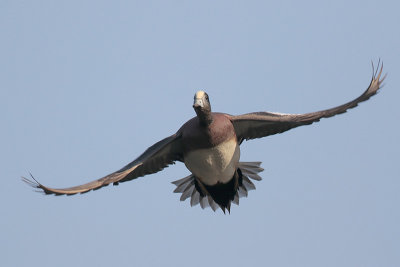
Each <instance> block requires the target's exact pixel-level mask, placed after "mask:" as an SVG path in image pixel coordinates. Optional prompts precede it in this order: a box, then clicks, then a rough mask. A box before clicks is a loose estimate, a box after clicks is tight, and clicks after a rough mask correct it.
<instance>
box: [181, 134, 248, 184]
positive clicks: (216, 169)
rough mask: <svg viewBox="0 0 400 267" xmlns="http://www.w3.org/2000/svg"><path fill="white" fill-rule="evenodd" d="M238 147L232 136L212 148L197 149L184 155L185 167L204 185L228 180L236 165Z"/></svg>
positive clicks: (238, 152) (238, 156)
mask: <svg viewBox="0 0 400 267" xmlns="http://www.w3.org/2000/svg"><path fill="white" fill-rule="evenodd" d="M239 158H240V148H239V146H238V144H237V142H236V140H235V138H232V139H230V140H228V141H226V142H224V143H222V144H219V145H218V146H216V147H213V148H206V149H199V150H195V151H193V152H190V153H188V154H187V155H185V165H186V167H187V168H188V169H189V170H190V171H191V172H192V173H193V174H194V175H195V176H196V177H197V178H198V179H200V181H201V182H203V183H204V184H206V185H214V184H216V183H217V182H221V183H227V182H229V181H230V180H231V179H232V177H233V175H234V173H235V171H236V169H237V166H238V162H239Z"/></svg>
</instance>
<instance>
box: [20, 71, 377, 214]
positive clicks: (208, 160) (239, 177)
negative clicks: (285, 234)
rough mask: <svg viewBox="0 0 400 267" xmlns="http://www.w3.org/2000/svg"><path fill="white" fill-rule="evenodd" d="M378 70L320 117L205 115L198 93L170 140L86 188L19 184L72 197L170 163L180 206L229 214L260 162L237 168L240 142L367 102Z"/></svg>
mask: <svg viewBox="0 0 400 267" xmlns="http://www.w3.org/2000/svg"><path fill="white" fill-rule="evenodd" d="M382 69H383V66H382V65H381V66H380V64H379V63H378V67H377V68H376V70H374V68H373V70H374V71H373V75H372V80H371V83H370V85H369V86H368V88H367V90H365V92H364V93H363V94H362V95H361V96H359V97H358V98H356V99H354V100H352V101H350V102H348V103H346V104H343V105H340V106H337V107H334V108H331V109H327V110H323V111H318V112H312V113H305V114H282V113H271V112H254V113H248V114H244V115H238V116H232V115H229V114H226V113H216V112H211V105H210V100H209V97H208V95H207V93H206V92H204V91H198V92H197V93H196V94H195V97H194V103H193V108H194V110H195V112H196V114H197V116H196V117H194V118H192V119H190V120H189V121H187V122H186V123H185V124H184V125H183V126H182V127H181V128H180V129H179V130H178V131H177V132H176V133H175V134H173V135H171V136H169V137H167V138H165V139H163V140H161V141H159V142H158V143H156V144H154V145H152V146H151V147H149V148H148V149H147V150H146V151H145V152H144V153H143V154H141V155H140V156H139V157H138V158H137V159H135V160H134V161H132V162H131V163H129V164H128V165H126V166H125V167H123V168H122V169H120V170H118V171H116V172H113V173H111V174H109V175H107V176H105V177H103V178H100V179H98V180H94V181H92V182H89V183H87V184H83V185H79V186H74V187H69V188H62V189H54V188H50V187H47V186H44V185H42V184H40V183H39V182H37V181H36V180H35V178H33V176H32V175H31V177H32V179H33V180H34V181H31V180H29V179H26V178H23V180H24V181H25V182H27V183H28V184H29V185H31V186H33V187H35V188H39V189H41V190H43V192H44V193H46V194H55V195H73V194H77V193H86V192H88V191H90V190H96V189H99V188H101V187H103V186H107V185H109V184H111V183H112V184H114V185H118V184H119V183H121V182H126V181H130V180H132V179H136V178H138V177H140V176H144V175H147V174H151V173H155V172H158V171H161V170H162V169H164V168H165V167H167V166H168V165H169V164H173V163H174V162H176V161H181V162H183V163H184V164H185V165H186V167H187V168H188V169H189V171H190V172H191V174H190V175H189V176H187V177H185V178H183V179H180V180H177V181H175V182H173V183H174V184H175V185H176V186H177V188H176V189H175V191H174V192H177V193H182V196H181V201H183V200H185V199H187V198H191V200H190V204H191V205H192V206H193V205H196V204H199V203H200V206H201V207H202V208H205V207H207V206H210V207H211V208H212V209H213V210H214V211H215V210H216V209H217V208H218V207H220V208H221V209H222V210H223V211H224V212H225V209H227V210H228V211H230V206H231V202H234V203H236V204H239V198H240V197H242V196H247V192H248V191H249V190H252V189H255V186H254V184H253V183H252V181H251V180H261V178H260V176H259V175H258V173H259V172H261V171H263V169H262V168H261V167H260V164H261V162H239V159H240V144H241V143H242V142H243V141H244V140H250V139H254V138H261V137H265V136H268V135H273V134H277V133H282V132H284V131H287V130H289V129H292V128H295V127H298V126H302V125H308V124H311V123H313V122H317V121H319V120H320V119H321V118H328V117H331V116H334V115H337V114H341V113H344V112H346V111H347V110H348V109H350V108H354V107H355V106H357V105H358V103H360V102H362V101H365V100H367V99H369V98H370V97H371V96H373V95H375V94H376V92H377V91H378V89H380V88H381V85H382V82H383V80H384V79H385V77H382V78H381V74H382Z"/></svg>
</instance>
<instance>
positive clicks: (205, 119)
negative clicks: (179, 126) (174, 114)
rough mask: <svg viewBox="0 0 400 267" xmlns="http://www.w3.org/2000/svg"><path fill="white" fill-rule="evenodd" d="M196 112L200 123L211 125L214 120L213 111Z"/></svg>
mask: <svg viewBox="0 0 400 267" xmlns="http://www.w3.org/2000/svg"><path fill="white" fill-rule="evenodd" d="M196 113H197V117H198V118H199V122H200V125H202V126H209V125H210V124H211V123H212V122H213V118H212V113H211V111H199V112H197V111H196Z"/></svg>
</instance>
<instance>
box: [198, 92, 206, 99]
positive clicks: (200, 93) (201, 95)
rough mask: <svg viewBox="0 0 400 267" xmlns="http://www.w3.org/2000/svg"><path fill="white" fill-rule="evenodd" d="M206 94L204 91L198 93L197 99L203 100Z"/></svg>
mask: <svg viewBox="0 0 400 267" xmlns="http://www.w3.org/2000/svg"><path fill="white" fill-rule="evenodd" d="M204 94H205V92H204V91H197V92H196V98H203V96H204Z"/></svg>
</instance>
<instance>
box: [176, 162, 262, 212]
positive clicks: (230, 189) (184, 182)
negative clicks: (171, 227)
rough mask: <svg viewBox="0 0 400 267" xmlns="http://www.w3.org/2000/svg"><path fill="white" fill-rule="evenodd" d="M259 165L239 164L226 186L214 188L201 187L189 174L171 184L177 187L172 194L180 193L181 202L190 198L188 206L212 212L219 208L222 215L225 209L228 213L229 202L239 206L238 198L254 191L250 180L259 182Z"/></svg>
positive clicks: (220, 185) (219, 185) (259, 163)
mask: <svg viewBox="0 0 400 267" xmlns="http://www.w3.org/2000/svg"><path fill="white" fill-rule="evenodd" d="M260 165H261V162H239V166H238V170H237V172H236V173H235V176H234V177H233V179H232V180H231V181H230V182H228V183H227V184H217V185H215V186H206V185H203V184H202V183H201V182H200V181H199V180H198V179H196V177H195V176H194V175H193V174H191V175H189V176H187V177H185V178H182V179H180V180H177V181H174V182H172V183H173V184H175V185H176V186H177V187H176V189H175V190H174V193H182V195H181V198H180V200H181V201H185V200H186V199H188V198H189V197H190V206H195V205H197V204H200V206H201V208H202V209H204V208H206V207H211V208H212V210H213V211H216V210H217V209H218V207H219V208H221V209H222V211H223V212H224V213H225V209H227V210H228V212H230V207H231V202H233V203H235V204H236V205H239V198H241V197H247V194H248V191H250V190H254V189H256V187H255V185H254V184H253V182H252V181H251V180H256V181H260V180H261V177H260V176H259V175H258V173H259V172H262V171H263V170H264V169H263V168H261V167H260Z"/></svg>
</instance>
